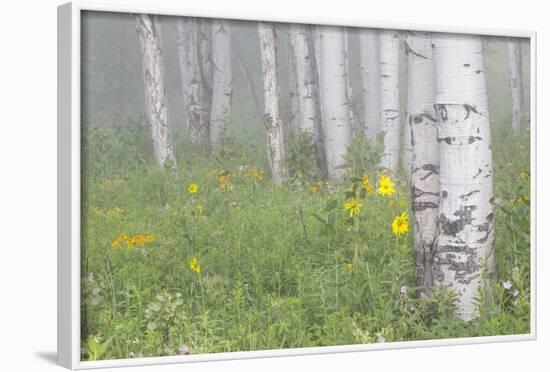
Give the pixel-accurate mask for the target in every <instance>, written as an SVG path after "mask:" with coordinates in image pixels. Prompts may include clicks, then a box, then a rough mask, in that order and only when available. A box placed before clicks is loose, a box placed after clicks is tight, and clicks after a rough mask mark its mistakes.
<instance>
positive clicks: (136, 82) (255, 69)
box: [82, 11, 530, 141]
mask: <svg viewBox="0 0 550 372" xmlns="http://www.w3.org/2000/svg"><path fill="white" fill-rule="evenodd" d="M175 20H176V18H175V17H171V16H165V17H162V20H161V24H162V29H161V35H162V52H163V56H164V64H165V69H164V71H165V76H166V88H167V96H168V101H169V103H168V110H169V118H170V122H171V126H172V128H173V132H174V136H175V140H176V141H178V140H179V139H181V138H182V136H185V134H184V133H185V126H186V125H185V122H186V121H185V113H184V105H183V98H182V83H181V81H182V80H181V76H180V69H179V61H178V52H177V44H176V27H175ZM230 24H231V31H232V38H233V45H232V56H231V58H232V61H233V67H232V68H233V99H232V103H233V104H232V113H231V115H232V120H231V128H230V135H233V136H239V134H242V133H246V136H247V137H250V136H254V137H257V138H258V139H259V140H261V139H262V138H263V135H262V133H263V126H262V125H263V124H262V122H261V120H259V116H258V109H257V107H256V104H255V103H254V101H253V100H252V98H251V92H250V88H249V85H250V82H249V81H248V80H247V78H246V76H245V75H244V73H243V68H246V69H247V70H248V72H249V75H250V77H251V78H252V81H251V83H252V85H253V86H254V92H253V94H255V95H256V97H257V101H258V103H259V105H260V109H262V108H261V105H263V103H262V72H261V63H260V51H259V41H258V28H257V23H256V22H253V21H231V22H230ZM276 29H277V36H278V52H279V55H278V69H279V77H280V88H281V93H282V94H281V97H280V104H281V107H282V110H283V118H284V117H285V115H284V114H285V113H287V114H286V116H287V117H288V115H289V114H288V113H289V112H290V108H289V107H290V102H289V90H288V86H289V83H288V76H289V74H288V56H287V42H288V34H287V31H286V30H287V25H285V24H282V23H281V24H277V27H276ZM356 30H357V28H349V35H350V39H349V46H350V51H349V59H350V69H351V73H350V81H351V84H352V88H353V98H352V99H353V107H354V111H355V113H356V115H358V116H359V118H361V116H362V108H361V102H362V89H361V77H360V74H359V43H358V37H357V35H356V32H355V31H356ZM506 42H507V38H504V37H493V36H486V37H484V48H485V64H486V72H487V85H488V93H489V105H490V114H491V121H492V125H493V129H494V128H496V127H498V126H501V125H502V126H509V125H510V115H511V97H510V89H509V87H508V70H507V68H508V57H507V49H506ZM401 48H402V49H403V51H404V48H403V45H401ZM521 51H522V60H523V63H522V69H523V71H522V72H523V77H524V79H523V85H524V86H523V90H524V92H525V93H524V103H523V107H524V111H525V112H526V113H528V109H526V108H528V107H529V92H530V85H529V76H530V70H529V68H530V55H529V40H528V39H522V40H521ZM239 61H242V64H241V63H239ZM400 70H401V76H400V90H401V111H402V112H401V114H402V115H403V117H404V115H405V109H406V98H407V97H406V92H407V88H406V84H407V79H406V76H407V75H406V74H407V64H406V56H405V53H404V52H403V53H401V61H400ZM526 115H527V114H526ZM136 120H137V121H143V122H144V121H145V99H144V87H143V71H142V62H141V51H140V45H139V40H138V35H137V32H136V28H135V20H134V17H133V16H132V15H131V14H122V13H107V12H93V11H86V12H84V13H83V16H82V125H83V126H95V125H97V126H104V125H111V124H113V123H116V124H117V125H119V126H124V125H127V124H128V123H133V122H135V121H136Z"/></svg>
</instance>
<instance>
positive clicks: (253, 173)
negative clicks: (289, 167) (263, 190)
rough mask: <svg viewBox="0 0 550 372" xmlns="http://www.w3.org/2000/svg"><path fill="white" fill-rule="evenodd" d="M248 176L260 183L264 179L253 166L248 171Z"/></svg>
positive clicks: (259, 171)
mask: <svg viewBox="0 0 550 372" xmlns="http://www.w3.org/2000/svg"><path fill="white" fill-rule="evenodd" d="M250 175H251V176H252V177H254V178H256V179H257V180H258V181H261V180H263V179H264V173H263V172H262V171H261V170H259V169H258V168H256V167H255V166H254V167H252V169H251V170H250Z"/></svg>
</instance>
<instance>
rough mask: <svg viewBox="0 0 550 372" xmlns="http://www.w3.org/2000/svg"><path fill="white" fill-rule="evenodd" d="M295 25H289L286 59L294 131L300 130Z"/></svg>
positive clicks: (291, 125) (291, 121) (291, 120)
mask: <svg viewBox="0 0 550 372" xmlns="http://www.w3.org/2000/svg"><path fill="white" fill-rule="evenodd" d="M294 26H295V24H290V25H289V30H288V38H287V43H286V49H287V50H286V57H287V65H288V96H289V98H290V127H291V128H292V130H293V131H297V130H298V129H299V127H298V125H299V124H298V122H299V116H300V113H299V110H300V104H299V102H298V101H299V100H300V97H299V93H298V89H299V88H298V72H297V71H296V68H297V67H296V52H295V48H294V44H293V39H292V28H293V27H294Z"/></svg>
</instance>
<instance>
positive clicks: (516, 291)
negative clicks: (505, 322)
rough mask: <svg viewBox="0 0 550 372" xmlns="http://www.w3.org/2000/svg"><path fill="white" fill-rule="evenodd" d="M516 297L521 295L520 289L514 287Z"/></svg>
mask: <svg viewBox="0 0 550 372" xmlns="http://www.w3.org/2000/svg"><path fill="white" fill-rule="evenodd" d="M513 295H514V297H517V296H519V290H518V289H517V288H514V293H513Z"/></svg>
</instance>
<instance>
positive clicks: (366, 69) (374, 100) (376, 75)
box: [359, 29, 380, 143]
mask: <svg viewBox="0 0 550 372" xmlns="http://www.w3.org/2000/svg"><path fill="white" fill-rule="evenodd" d="M378 34H379V31H378V30H376V29H361V30H360V31H359V50H360V57H361V80H362V84H363V85H362V86H363V110H364V113H365V115H364V123H363V130H364V132H365V136H366V137H367V138H368V139H369V140H370V141H371V143H374V141H375V140H376V135H377V134H378V131H379V127H380V40H379V35H378Z"/></svg>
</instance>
